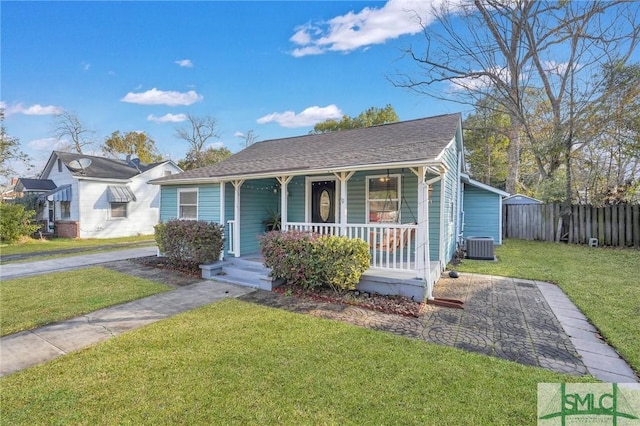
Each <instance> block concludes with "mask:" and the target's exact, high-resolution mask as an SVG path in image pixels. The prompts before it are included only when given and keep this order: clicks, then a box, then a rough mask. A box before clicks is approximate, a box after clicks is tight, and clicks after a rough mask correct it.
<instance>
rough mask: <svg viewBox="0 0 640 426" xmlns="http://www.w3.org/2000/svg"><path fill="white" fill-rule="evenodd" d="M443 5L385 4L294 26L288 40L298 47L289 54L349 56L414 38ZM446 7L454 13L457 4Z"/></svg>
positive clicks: (420, 1)
mask: <svg viewBox="0 0 640 426" xmlns="http://www.w3.org/2000/svg"><path fill="white" fill-rule="evenodd" d="M446 1H447V0H433V1H424V0H389V1H388V2H387V3H386V4H385V5H384V6H382V7H380V8H377V7H365V8H364V9H362V10H361V11H360V12H357V13H356V12H353V11H351V12H349V13H347V14H345V15H341V16H336V17H334V18H332V19H329V20H328V21H320V22H310V23H307V24H305V25H301V26H298V27H297V28H295V31H296V32H295V34H293V36H291V38H290V39H289V40H290V41H291V42H292V43H294V44H295V45H297V46H298V47H296V48H295V49H294V50H293V51H292V52H291V54H292V55H293V56H295V57H301V56H306V55H319V54H322V53H326V52H328V51H337V52H351V51H353V50H355V49H358V48H362V47H367V46H371V45H375V44H382V43H385V42H386V41H387V40H392V39H395V38H398V37H400V36H402V35H410V34H417V33H418V32H420V31H422V26H428V25H429V24H430V23H431V22H433V20H434V13H433V10H434V8H437V7H439V6H440V5H441V4H443V3H445V2H446ZM459 1H460V2H462V1H465V0H459ZM449 7H451V10H452V11H453V10H455V9H457V7H458V5H457V2H456V3H449Z"/></svg>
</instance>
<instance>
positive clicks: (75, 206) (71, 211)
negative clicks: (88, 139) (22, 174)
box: [19, 151, 182, 238]
mask: <svg viewBox="0 0 640 426" xmlns="http://www.w3.org/2000/svg"><path fill="white" fill-rule="evenodd" d="M180 172H182V169H181V168H179V167H178V166H177V165H176V164H175V163H174V162H173V161H170V160H169V161H162V162H159V163H153V164H144V163H141V162H140V161H138V160H137V159H130V158H129V159H127V160H126V161H125V160H118V159H113V158H104V157H98V156H93V155H84V154H76V153H69V152H61V151H54V152H52V154H51V156H50V157H49V160H48V161H47V163H46V165H45V166H44V169H43V171H42V173H41V175H40V176H41V178H40V179H24V178H23V179H20V180H19V185H20V187H21V188H22V189H23V190H24V192H32V193H39V194H40V195H39V200H40V204H41V207H42V211H41V215H42V216H41V219H42V220H44V221H45V222H46V225H45V228H46V229H48V230H50V231H52V232H54V234H55V235H57V236H60V237H70V238H113V237H125V236H134V235H139V234H142V235H144V234H149V235H150V234H153V232H154V230H153V227H154V226H155V225H156V224H157V223H158V220H159V212H160V191H159V188H158V187H157V186H156V185H150V184H148V182H149V181H150V180H153V179H158V178H161V177H163V176H168V175H171V174H175V173H180ZM27 188H28V189H29V190H28V191H27ZM36 189H37V191H35V190H36Z"/></svg>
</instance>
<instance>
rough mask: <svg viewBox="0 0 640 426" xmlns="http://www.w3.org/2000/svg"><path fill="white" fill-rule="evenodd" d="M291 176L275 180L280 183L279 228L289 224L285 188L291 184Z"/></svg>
mask: <svg viewBox="0 0 640 426" xmlns="http://www.w3.org/2000/svg"><path fill="white" fill-rule="evenodd" d="M291 179H293V176H280V177H277V178H276V180H277V181H278V183H280V228H281V229H282V228H284V225H285V224H286V223H287V222H289V217H288V213H289V205H288V190H287V186H288V185H289V182H291Z"/></svg>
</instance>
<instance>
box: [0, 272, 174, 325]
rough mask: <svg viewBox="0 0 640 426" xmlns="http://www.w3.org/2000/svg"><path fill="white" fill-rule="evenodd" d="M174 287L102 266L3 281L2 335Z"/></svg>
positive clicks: (0, 289)
mask: <svg viewBox="0 0 640 426" xmlns="http://www.w3.org/2000/svg"><path fill="white" fill-rule="evenodd" d="M170 289H171V288H170V287H168V286H166V285H164V284H159V283H156V282H153V281H148V280H144V279H141V278H136V277H132V276H130V275H126V274H122V273H120V272H116V271H112V270H109V269H106V268H102V267H91V268H86V269H79V270H75V271H69V272H56V273H51V274H47V275H38V276H33V277H25V278H14V279H9V280H2V282H0V308H1V312H2V314H1V315H0V333H1V335H6V334H11V333H15V332H18V331H22V330H29V329H31V328H34V327H38V326H41V325H44V324H49V323H52V322H55V321H60V320H63V319H67V318H73V317H76V316H79V315H82V314H85V313H87V312H92V311H95V310H97V309H100V308H104V307H106V306H111V305H117V304H119V303H124V302H128V301H130V300H135V299H139V298H141V297H145V296H149V295H152V294H156V293H161V292H163V291H167V290H170Z"/></svg>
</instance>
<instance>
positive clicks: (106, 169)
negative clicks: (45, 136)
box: [55, 151, 160, 179]
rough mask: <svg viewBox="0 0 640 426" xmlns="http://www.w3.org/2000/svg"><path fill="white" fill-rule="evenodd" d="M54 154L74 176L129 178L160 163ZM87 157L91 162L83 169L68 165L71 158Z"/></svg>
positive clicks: (84, 156) (74, 154) (85, 156)
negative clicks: (129, 161) (136, 164)
mask: <svg viewBox="0 0 640 426" xmlns="http://www.w3.org/2000/svg"><path fill="white" fill-rule="evenodd" d="M55 154H56V155H57V156H58V158H60V159H61V160H62V162H63V163H64V164H65V166H67V168H68V169H69V170H70V171H71V173H73V174H74V175H75V176H84V177H92V178H102V179H130V178H132V177H133V176H136V175H138V174H140V173H142V172H145V171H147V170H149V169H152V168H154V167H156V166H157V165H158V164H160V163H153V164H144V163H140V164H139V165H138V167H137V168H136V166H135V165H134V164H133V163H127V162H126V161H123V160H117V159H113V158H105V157H96V156H93V155H85V154H76V153H71V152H61V151H55ZM81 158H88V159H90V160H91V164H90V165H89V166H88V167H87V168H85V169H84V170H76V169H73V168H71V167H69V163H70V162H71V161H73V160H79V159H81Z"/></svg>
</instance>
